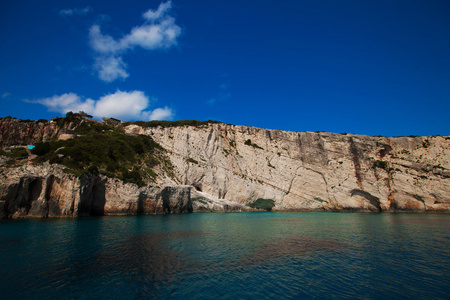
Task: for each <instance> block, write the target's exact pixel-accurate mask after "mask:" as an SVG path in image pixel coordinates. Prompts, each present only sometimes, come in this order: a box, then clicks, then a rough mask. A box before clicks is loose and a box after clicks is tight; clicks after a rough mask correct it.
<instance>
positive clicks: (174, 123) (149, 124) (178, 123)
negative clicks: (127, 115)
mask: <svg viewBox="0 0 450 300" xmlns="http://www.w3.org/2000/svg"><path fill="white" fill-rule="evenodd" d="M215 123H220V122H219V121H212V120H207V121H197V120H179V121H149V122H144V121H135V122H125V123H124V126H127V125H131V124H135V125H138V126H141V127H144V128H153V127H163V128H165V127H180V126H195V127H198V126H202V125H208V124H215Z"/></svg>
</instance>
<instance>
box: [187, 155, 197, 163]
mask: <svg viewBox="0 0 450 300" xmlns="http://www.w3.org/2000/svg"><path fill="white" fill-rule="evenodd" d="M186 161H187V162H190V163H193V164H196V165H198V161H196V160H195V159H193V158H190V157H189V158H188V159H186Z"/></svg>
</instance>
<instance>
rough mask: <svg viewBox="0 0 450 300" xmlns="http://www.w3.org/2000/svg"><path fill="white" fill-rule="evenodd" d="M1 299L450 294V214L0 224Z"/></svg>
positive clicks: (215, 215) (216, 216) (218, 215)
mask: <svg viewBox="0 0 450 300" xmlns="http://www.w3.org/2000/svg"><path fill="white" fill-rule="evenodd" d="M0 268H1V270H0V295H1V296H0V297H1V298H2V299H18V298H20V299H39V298H46V299H51V298H55V299H56V298H58V299H59V298H64V299H94V298H95V299H97V298H103V299H106V298H107V299H111V298H112V299H118V298H138V299H140V298H144V299H146V298H150V299H152V298H157V299H161V298H162V299H166V298H170V299H211V298H218V297H220V298H223V299H281V298H283V299H284V298H297V299H298V298H326V299H328V298H365V299H375V298H376V299H380V298H382V299H395V298H402V299H404V298H414V299H439V298H440V299H449V297H450V215H444V214H388V213H386V214H356V213H274V212H267V213H231V214H225V213H193V214H182V215H151V216H137V217H132V216H128V217H99V218H81V219H45V220H17V221H13V220H3V221H0Z"/></svg>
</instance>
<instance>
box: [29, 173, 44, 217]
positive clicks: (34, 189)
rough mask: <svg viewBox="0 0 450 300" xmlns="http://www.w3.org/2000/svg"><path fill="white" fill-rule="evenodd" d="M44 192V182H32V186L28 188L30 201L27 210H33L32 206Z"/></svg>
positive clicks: (36, 180)
mask: <svg viewBox="0 0 450 300" xmlns="http://www.w3.org/2000/svg"><path fill="white" fill-rule="evenodd" d="M41 192H42V180H41V179H35V180H33V181H32V182H30V186H29V188H28V201H27V206H29V207H27V209H28V210H29V209H30V208H31V204H32V203H33V202H34V201H36V200H37V199H39V196H40V195H41Z"/></svg>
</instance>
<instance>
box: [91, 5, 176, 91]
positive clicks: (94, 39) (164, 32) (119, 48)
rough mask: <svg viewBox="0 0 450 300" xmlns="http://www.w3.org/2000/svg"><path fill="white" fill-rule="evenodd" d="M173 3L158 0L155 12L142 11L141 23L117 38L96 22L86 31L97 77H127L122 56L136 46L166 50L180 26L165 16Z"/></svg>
mask: <svg viewBox="0 0 450 300" xmlns="http://www.w3.org/2000/svg"><path fill="white" fill-rule="evenodd" d="M171 7H172V2H171V1H168V2H165V3H161V4H160V5H159V7H158V9H157V10H156V11H153V10H148V11H147V12H145V13H144V14H143V18H144V19H145V20H146V22H144V24H142V25H140V26H136V27H134V28H132V29H131V31H130V33H128V34H126V35H124V36H123V37H122V38H120V39H114V38H113V37H112V36H110V35H108V34H103V33H102V32H101V30H100V26H99V25H93V26H92V27H91V28H90V31H89V41H90V45H91V47H92V49H93V50H94V51H95V52H96V53H97V58H96V63H95V65H94V68H95V69H96V70H97V71H98V75H99V77H100V79H102V80H104V81H108V82H110V81H113V80H115V79H118V78H126V77H128V76H129V74H128V73H127V72H126V64H125V63H124V62H123V60H122V56H123V55H124V54H125V53H126V52H127V51H129V50H131V49H133V48H135V47H141V48H143V49H146V50H156V49H167V48H170V47H172V46H175V45H176V44H177V38H178V37H179V36H180V34H181V28H180V27H179V26H178V25H176V24H175V19H174V18H173V17H171V16H169V15H168V13H169V11H170V9H171Z"/></svg>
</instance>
